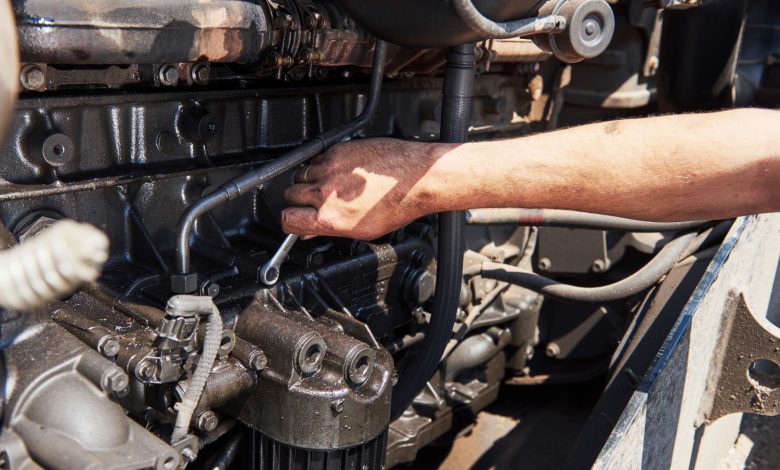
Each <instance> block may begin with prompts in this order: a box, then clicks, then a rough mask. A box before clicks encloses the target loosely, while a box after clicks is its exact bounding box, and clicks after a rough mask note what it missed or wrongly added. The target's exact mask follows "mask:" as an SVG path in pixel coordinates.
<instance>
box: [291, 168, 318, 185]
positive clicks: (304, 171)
mask: <svg viewBox="0 0 780 470" xmlns="http://www.w3.org/2000/svg"><path fill="white" fill-rule="evenodd" d="M321 176H322V168H321V167H320V166H319V165H304V166H302V167H301V168H300V169H299V170H298V171H296V172H295V176H294V177H293V181H295V182H296V183H314V182H315V181H317V179H318V178H320V177H321Z"/></svg>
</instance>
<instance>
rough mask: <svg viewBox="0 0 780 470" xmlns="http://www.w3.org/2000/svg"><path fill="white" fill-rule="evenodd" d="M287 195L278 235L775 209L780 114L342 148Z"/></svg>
mask: <svg viewBox="0 0 780 470" xmlns="http://www.w3.org/2000/svg"><path fill="white" fill-rule="evenodd" d="M306 177H307V178H306V179H307V181H308V182H306V183H305V182H303V175H301V174H300V172H299V175H298V176H296V179H297V182H298V183H297V184H295V185H293V186H291V187H290V188H289V189H288V190H287V192H286V193H285V197H286V199H287V201H288V202H289V203H290V204H291V205H292V206H293V207H289V208H287V209H285V210H284V211H283V213H282V225H283V228H284V229H285V230H286V231H288V232H291V233H300V234H302V235H337V236H346V237H351V238H360V239H372V238H376V237H377V236H379V235H382V234H384V233H387V232H389V231H391V230H394V229H397V228H399V227H402V226H404V225H406V224H407V223H409V222H411V221H412V220H414V219H416V218H418V217H421V216H423V215H425V214H429V213H433V212H441V211H449V210H461V209H470V208H478V207H524V208H551V209H570V210H578V211H585V212H595V213H601V214H609V215H616V216H622V217H629V218H634V219H644V220H657V221H671V220H687V219H688V220H690V219H697V220H700V219H721V218H727V217H732V216H736V215H741V214H745V213H757V212H770V211H775V210H780V112H778V111H771V110H761V109H740V110H731V111H723V112H717V113H707V114H685V115H673V116H659V117H651V118H643V119H631V120H623V121H613V122H607V123H597V124H590V125H585V126H579V127H573V128H568V129H562V130H558V131H554V132H549V133H544V134H538V135H533V136H529V137H522V138H516V139H509V140H500V141H492V142H476V143H467V144H425V143H414V142H404V141H399V140H393V139H368V140H362V141H354V142H349V143H345V144H340V145H337V146H336V147H334V148H332V149H331V150H329V151H328V152H327V153H325V154H324V155H322V156H320V157H318V158H317V159H316V160H315V163H314V164H313V165H312V166H311V167H310V168H309V169H308V170H307V171H306Z"/></svg>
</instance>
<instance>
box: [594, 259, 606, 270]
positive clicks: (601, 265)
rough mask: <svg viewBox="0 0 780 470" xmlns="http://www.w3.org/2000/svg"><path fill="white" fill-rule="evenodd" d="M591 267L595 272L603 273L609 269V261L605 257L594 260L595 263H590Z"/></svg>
mask: <svg viewBox="0 0 780 470" xmlns="http://www.w3.org/2000/svg"><path fill="white" fill-rule="evenodd" d="M590 269H591V270H592V271H593V272H594V273H603V272H604V271H606V270H607V263H606V261H604V260H603V259H597V260H593V264H591V265H590Z"/></svg>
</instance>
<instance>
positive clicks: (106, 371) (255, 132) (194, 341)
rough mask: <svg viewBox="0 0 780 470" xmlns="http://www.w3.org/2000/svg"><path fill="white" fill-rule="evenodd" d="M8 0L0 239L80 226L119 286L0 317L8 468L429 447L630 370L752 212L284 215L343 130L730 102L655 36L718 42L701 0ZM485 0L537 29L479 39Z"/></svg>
mask: <svg viewBox="0 0 780 470" xmlns="http://www.w3.org/2000/svg"><path fill="white" fill-rule="evenodd" d="M11 3H12V7H13V17H12V18H10V19H11V20H12V21H13V20H15V24H16V26H15V27H13V26H12V28H15V29H14V30H15V31H16V32H17V33H18V50H19V57H20V64H18V74H17V72H16V70H14V71H13V75H14V77H16V78H18V80H17V82H18V83H16V84H15V86H17V87H18V88H19V89H20V93H19V94H18V99H17V101H16V104H15V107H14V108H13V111H12V112H11V111H9V112H8V113H6V114H7V115H8V125H7V134H6V137H5V141H4V143H3V146H2V164H1V165H0V172H1V173H0V175H1V176H2V179H1V180H0V221H1V222H2V226H0V240H2V245H3V247H5V248H9V247H12V246H14V245H17V244H19V246H25V245H26V244H27V243H32V242H33V241H34V240H36V239H37V237H39V236H41V237H42V236H43V235H39V234H41V233H44V234H45V233H46V231H48V230H53V228H54V227H55V226H57V225H58V224H60V223H61V221H62V220H75V221H78V222H80V223H85V224H90V225H92V226H94V227H96V228H98V229H99V230H100V231H102V232H103V233H104V234H105V235H106V237H107V239H108V242H109V246H110V248H109V249H108V254H107V259H106V260H105V263H104V264H103V266H102V274H101V275H100V278H99V279H98V280H97V281H93V282H88V283H86V284H84V285H82V286H81V287H79V288H78V290H76V291H75V293H72V294H70V295H67V296H65V297H64V298H61V299H58V300H55V301H53V302H49V303H41V304H39V305H37V306H35V308H30V309H25V311H24V312H17V311H15V310H14V309H10V308H9V309H8V310H4V311H2V313H0V344H2V358H3V360H2V362H1V363H0V371H2V372H0V376H2V377H4V385H3V387H2V390H3V393H2V395H1V396H0V397H1V398H2V400H0V416H2V433H0V462H2V464H0V468H4V469H5V468H7V469H33V468H68V469H70V468H73V469H76V468H78V469H84V468H156V469H173V468H183V467H185V466H189V467H190V468H209V469H213V468H248V469H271V468H274V469H275V468H289V469H292V468H295V469H319V468H322V469H325V468H328V469H330V468H344V469H366V470H370V469H380V468H392V467H393V466H396V465H399V464H405V463H411V462H414V460H415V458H416V456H417V453H418V451H420V450H421V449H423V448H425V447H426V446H428V445H430V444H431V443H434V442H436V441H437V440H439V442H440V440H441V439H446V437H444V438H443V437H442V436H452V435H453V434H454V433H457V431H458V430H459V429H462V428H463V427H464V426H467V425H468V424H469V423H471V422H473V421H474V417H475V416H476V414H477V413H479V412H480V411H481V410H483V409H484V408H486V407H487V406H488V405H490V404H491V403H492V402H494V401H495V400H496V399H497V397H498V396H499V393H500V391H501V390H502V387H505V388H506V387H540V386H544V385H548V384H571V386H572V387H575V386H577V385H578V384H582V383H591V382H592V381H594V380H595V381H603V382H604V383H609V384H612V383H614V382H615V381H625V382H626V383H628V384H629V385H626V386H627V387H630V383H631V382H632V380H634V379H635V378H636V377H633V378H632V377H631V374H627V373H626V372H625V369H626V367H625V361H626V360H628V359H627V358H629V356H630V354H629V353H628V352H630V351H632V350H633V348H636V347H638V346H637V344H638V341H640V339H641V334H640V333H641V331H642V329H643V328H644V327H646V326H647V325H648V324H649V323H647V322H651V320H649V318H650V317H653V315H657V314H658V312H659V311H660V310H662V309H663V308H667V309H672V308H673V307H672V306H673V305H674V304H675V302H677V303H679V302H680V301H683V300H684V294H685V293H686V292H690V290H691V289H692V286H693V284H695V282H696V280H697V277H696V276H697V275H698V276H700V275H701V271H700V267H701V266H702V264H703V263H706V261H707V260H708V259H709V257H711V256H712V253H713V247H717V245H718V243H719V241H720V240H721V239H722V237H723V236H724V235H725V233H726V230H727V229H728V227H729V222H728V221H726V222H705V221H701V222H692V223H678V224H662V223H659V224H653V223H641V222H638V221H626V220H618V219H617V218H614V219H615V220H608V219H604V218H599V217H596V218H588V217H586V216H582V215H576V214H574V215H572V214H565V213H562V212H556V211H546V212H545V211H536V212H534V211H526V212H522V211H524V210H522V209H518V210H517V211H521V212H511V211H514V209H510V210H509V211H510V212H500V211H499V212H497V211H495V210H492V209H490V208H486V209H479V210H474V211H467V212H458V213H452V214H450V213H447V214H434V215H431V216H429V217H425V218H423V219H420V220H418V221H416V222H414V223H413V224H411V225H409V226H407V227H403V228H402V229H400V230H397V231H395V232H393V233H390V234H388V235H386V236H384V237H382V238H380V239H378V240H371V241H360V240H350V239H343V238H332V237H316V238H313V239H308V240H303V239H295V238H290V237H288V235H287V234H285V233H283V231H282V229H281V227H280V224H279V214H280V211H281V210H282V209H283V208H284V207H285V202H284V199H283V196H282V195H283V192H284V189H285V188H286V187H287V186H289V185H290V184H291V181H292V177H293V174H294V173H295V171H297V170H298V169H300V168H301V166H302V165H303V164H304V163H305V162H306V161H307V160H308V159H309V158H312V157H314V156H315V155H317V154H319V153H321V152H322V151H324V150H325V149H326V148H328V147H330V146H331V145H333V144H335V143H338V142H341V141H344V140H348V139H359V138H372V137H395V138H401V139H406V140H418V141H438V140H443V141H449V142H459V141H465V140H466V139H471V140H480V139H496V138H506V137H516V136H522V135H527V134H531V133H536V132H543V131H547V130H552V129H555V128H558V127H561V126H567V125H573V124H577V123H584V122H589V121H593V120H605V119H610V118H615V117H631V116H641V115H649V114H656V113H660V112H666V111H668V110H670V109H674V107H673V106H672V105H670V104H669V103H672V102H674V106H676V107H677V108H679V109H683V108H686V107H687V108H686V109H706V108H707V107H708V106H711V103H713V102H716V101H717V100H716V99H715V97H712V96H708V97H706V99H704V98H703V99H702V100H701V102H699V103H693V104H692V103H681V102H679V101H677V102H675V101H674V97H675V96H676V95H675V93H677V91H676V90H678V88H677V87H680V86H685V85H686V84H687V83H688V82H690V83H697V84H700V83H702V81H706V80H708V79H709V78H708V77H701V76H695V77H693V78H691V77H690V76H686V75H684V74H685V73H691V72H690V70H688V69H684V70H681V68H679V67H678V68H674V65H675V64H678V63H679V62H680V61H681V60H682V59H679V58H678V57H677V56H675V55H674V54H679V53H678V52H674V53H672V52H668V51H667V50H666V49H664V48H663V47H662V46H661V44H662V43H661V38H662V33H663V34H666V35H669V37H668V38H667V37H666V36H664V41H665V42H664V43H663V44H664V45H666V47H667V48H668V47H669V46H668V44H672V39H674V40H676V41H678V44H680V46H679V49H680V50H682V49H685V48H686V47H687V48H689V49H693V48H694V46H695V44H693V42H694V41H695V40H696V39H695V38H691V37H689V36H688V35H687V33H686V35H682V34H681V33H679V29H680V28H679V27H678V26H676V23H675V22H677V23H679V21H681V20H680V19H679V17H675V16H674V14H677V15H692V14H694V12H696V14H700V15H702V16H705V15H706V14H707V10H706V7H698V3H699V2H695V1H693V2H677V1H673V0H668V1H667V0H663V1H660V2H658V4H656V3H652V4H650V3H646V2H639V1H624V0H620V1H610V2H609V3H607V2H606V1H604V0H562V1H551V2H544V1H538V2H537V1H535V0H534V1H522V2H488V1H483V2H479V1H475V2H473V3H472V1H470V0H469V1H462V0H452V1H447V2H433V1H420V2H418V1H416V0H408V1H406V0H405V1H400V2H394V1H389V0H387V1H385V0H381V1H380V0H378V1H375V2H356V1H353V0H340V1H330V0H282V1H279V2H272V1H266V0H251V1H250V0H241V1H239V0H204V1H199V2H185V1H182V0H159V1H158V2H156V3H155V4H153V5H148V6H139V5H138V2H134V1H127V0H122V1H119V2H117V1H113V2H105V1H102V0H93V1H91V2H85V1H83V0H61V1H50V0H26V1H16V0H14V1H12V2H11ZM721 3H722V2H721ZM693 7H697V8H693ZM688 8H691V9H690V10H689V9H688ZM472 9H475V10H477V13H479V12H480V11H481V13H480V14H479V16H482V15H484V16H485V17H490V18H493V19H494V20H496V21H502V22H503V23H495V22H491V23H490V24H492V25H495V24H500V25H503V26H505V27H507V28H509V26H511V27H512V28H513V32H514V33H515V37H506V38H494V39H485V37H487V36H485V34H486V33H485V30H484V29H480V27H479V26H478V25H482V26H481V27H483V28H487V26H485V23H484V22H482V23H480V22H478V21H477V20H475V19H474V18H478V17H476V16H474V15H473V10H472ZM700 11H701V12H704V13H699V12H700ZM666 14H668V15H669V16H668V17H667V18H666V20H664V15H666ZM517 18H521V20H517ZM510 19H512V20H513V21H509V20H510ZM705 20H706V18H705V19H703V20H701V21H702V22H705V23H706V21H705ZM736 20H740V18H736V19H735V21H736ZM470 21H475V22H476V23H471V22H470ZM664 21H666V23H665V22H664ZM521 23H522V24H521ZM475 25H477V26H475ZM507 25H509V26H507ZM522 28H525V29H522ZM529 28H530V29H529ZM488 31H492V30H490V29H489V28H488ZM518 31H522V32H521V33H519V34H520V35H521V36H523V37H516V36H517V35H518ZM528 31H532V32H533V34H528ZM675 31H676V32H677V36H672V33H674V32H675ZM719 31H721V32H722V30H719ZM713 34H716V33H713ZM722 36H723V38H722V40H723V41H727V40H728V38H727V36H728V35H727V34H722ZM583 59H584V60H583ZM664 60H667V61H668V62H664ZM708 60H710V59H708ZM665 63H668V64H670V65H669V66H668V69H664V68H663V67H664V66H663V65H662V64H665ZM659 67H660V68H659ZM675 74H677V75H675ZM670 76H672V77H674V79H673V80H674V81H673V85H669V77H670ZM686 80H687V81H686ZM665 84H666V85H665ZM697 86H698V85H697ZM14 93H15V92H14ZM752 93H753V94H754V95H755V94H756V92H755V90H753V92H752ZM14 96H15V95H14ZM664 106H666V107H664ZM475 176H476V175H475ZM635 222H636V223H635ZM38 250H39V251H38V252H37V253H38V254H37V255H34V256H33V257H32V258H31V259H33V260H37V261H30V262H31V263H33V264H35V263H38V264H39V265H40V264H41V263H45V262H46V261H45V259H48V258H46V257H47V256H52V257H55V256H59V255H57V254H56V253H54V254H52V253H50V252H49V251H45V250H46V249H45V248H38ZM41 250H43V251H41ZM51 250H54V248H51ZM57 250H60V251H63V247H62V246H60V247H59V248H57ZM64 251H68V249H67V247H65V248H64ZM41 253H46V255H42V254H41ZM494 265H495V266H499V265H500V266H499V268H500V269H499V268H495V266H494ZM47 266H48V268H51V266H49V265H47ZM62 266H64V265H62ZM490 266H493V267H494V268H495V269H492V270H491V269H489V267H490ZM51 269H57V268H56V267H55V268H51ZM60 269H66V268H62V267H61V266H60ZM43 272H45V269H44V270H43ZM517 272H522V273H532V274H533V275H534V276H536V277H534V278H533V280H532V281H530V282H529V281H523V280H522V279H525V278H524V277H523V276H519V275H517ZM513 273H514V274H513ZM541 276H544V277H543V278H542V277H541ZM636 277H639V278H642V279H641V282H635V281H636V279H635V278H636ZM30 279H32V277H30ZM539 279H546V280H545V281H539ZM548 281H550V282H552V283H554V285H552V288H551V287H550V286H551V284H550V282H548ZM27 282H28V283H30V282H34V281H30V280H28V281H27ZM628 282H633V284H630V285H629V284H627V283H628ZM556 286H557V287H556ZM560 286H563V287H560ZM605 286H606V287H605ZM610 286H611V288H610ZM598 289H601V290H598ZM662 294H663V295H662ZM648 312H650V313H648ZM651 323H652V322H651ZM627 351H628V352H627ZM628 370H629V371H630V370H632V369H628ZM633 370H635V371H636V373H637V374H641V373H642V371H641V369H637V368H636V366H634V369H633ZM632 373H633V372H632ZM621 383H622V382H621Z"/></svg>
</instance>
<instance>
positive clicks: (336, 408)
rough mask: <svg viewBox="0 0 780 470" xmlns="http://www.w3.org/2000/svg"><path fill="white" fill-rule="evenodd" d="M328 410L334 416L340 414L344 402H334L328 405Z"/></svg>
mask: <svg viewBox="0 0 780 470" xmlns="http://www.w3.org/2000/svg"><path fill="white" fill-rule="evenodd" d="M330 409H331V410H333V412H334V413H336V414H339V413H341V412H342V411H344V400H335V401H334V402H333V403H331V404H330Z"/></svg>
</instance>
